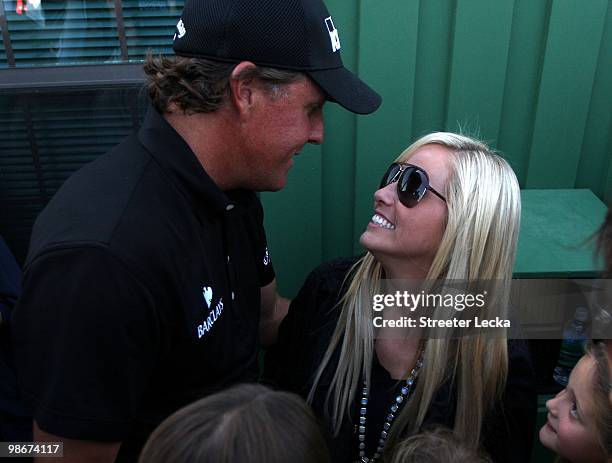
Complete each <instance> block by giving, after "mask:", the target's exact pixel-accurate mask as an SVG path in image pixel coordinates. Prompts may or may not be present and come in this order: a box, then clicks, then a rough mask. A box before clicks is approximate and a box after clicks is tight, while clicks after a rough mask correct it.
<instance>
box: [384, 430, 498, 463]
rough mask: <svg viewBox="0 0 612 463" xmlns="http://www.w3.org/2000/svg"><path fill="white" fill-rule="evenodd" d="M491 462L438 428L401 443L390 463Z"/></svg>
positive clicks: (394, 451)
mask: <svg viewBox="0 0 612 463" xmlns="http://www.w3.org/2000/svg"><path fill="white" fill-rule="evenodd" d="M385 461H387V460H385ZM490 462H491V460H490V459H489V457H487V456H486V455H484V454H481V453H479V452H477V451H476V450H473V449H471V448H469V447H468V446H467V444H466V443H464V442H462V441H461V440H460V439H459V438H457V436H455V434H453V432H452V431H451V430H450V429H446V428H436V429H434V430H430V431H426V432H424V433H421V434H416V435H414V436H411V437H409V438H408V439H405V440H403V441H401V442H399V443H398V444H397V445H396V446H395V448H394V449H393V453H392V455H391V459H390V463H490Z"/></svg>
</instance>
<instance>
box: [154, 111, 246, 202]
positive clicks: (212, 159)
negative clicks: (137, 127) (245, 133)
mask: <svg viewBox="0 0 612 463" xmlns="http://www.w3.org/2000/svg"><path fill="white" fill-rule="evenodd" d="M225 112H226V111H225V110H224V109H223V108H220V109H218V110H217V111H215V112H212V113H194V114H185V113H183V112H182V111H181V110H180V109H177V108H175V109H174V110H173V111H172V112H168V113H165V114H164V115H163V117H164V119H166V121H167V122H168V123H169V124H170V125H171V126H172V128H174V130H176V132H177V133H178V134H179V135H180V136H181V138H182V139H183V140H185V143H187V145H189V148H191V150H192V151H193V153H194V154H195V156H196V158H197V159H198V161H199V162H200V165H201V166H202V167H203V168H204V170H205V171H206V173H207V174H208V176H209V177H210V178H211V179H212V180H213V181H214V182H215V183H216V184H217V186H218V187H219V188H220V189H221V190H223V191H225V190H230V189H233V188H236V186H237V183H238V179H236V178H234V176H233V175H232V173H233V172H236V169H235V168H233V167H232V166H234V167H235V166H236V163H237V162H238V159H237V153H239V150H240V149H241V148H240V140H239V137H237V136H236V128H235V127H233V126H232V123H231V121H232V118H230V117H228V115H227V114H225Z"/></svg>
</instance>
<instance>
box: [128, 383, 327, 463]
mask: <svg viewBox="0 0 612 463" xmlns="http://www.w3.org/2000/svg"><path fill="white" fill-rule="evenodd" d="M138 461H139V462H140V463H158V462H159V463H188V462H193V461H197V462H199V463H209V462H210V463H232V462H242V461H248V462H252V463H264V462H265V463H285V462H291V463H328V462H329V453H328V450H327V445H326V443H325V439H324V438H323V435H322V434H321V431H320V429H319V425H318V422H317V420H316V419H315V417H314V415H313V414H312V411H311V410H310V408H309V407H308V405H307V404H306V402H304V400H302V399H301V398H300V397H299V396H297V395H295V394H291V393H289V392H279V391H273V390H271V389H269V388H267V387H265V386H262V385H259V384H242V385H239V386H235V387H232V388H230V389H227V390H225V391H223V392H219V393H217V394H213V395H211V396H208V397H205V398H204V399H200V400H198V401H197V402H194V403H192V404H191V405H188V406H187V407H185V408H182V409H180V410H179V411H177V412H176V413H174V414H173V415H171V416H170V417H168V418H167V419H166V420H165V421H164V422H162V423H161V424H160V425H159V427H158V428H157V429H156V430H155V431H154V432H153V434H151V436H150V437H149V440H148V441H147V443H146V445H145V447H144V449H143V450H142V453H141V455H140V459H139V460H138Z"/></svg>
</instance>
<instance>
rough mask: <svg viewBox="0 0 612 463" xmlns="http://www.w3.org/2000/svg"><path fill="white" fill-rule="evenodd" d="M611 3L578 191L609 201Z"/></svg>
mask: <svg viewBox="0 0 612 463" xmlns="http://www.w3.org/2000/svg"><path fill="white" fill-rule="evenodd" d="M611 57H612V2H609V3H608V11H607V14H606V20H605V26H604V32H603V35H602V40H601V48H600V51H599V59H598V64H597V71H596V73H595V81H594V84H593V93H592V95H591V101H590V108H589V114H588V117H587V122H586V128H585V131H584V141H583V143H582V150H581V156H580V163H579V165H578V173H577V176H576V187H578V188H591V189H592V190H593V191H594V192H595V193H596V194H597V195H598V196H600V197H601V198H606V199H608V200H609V199H610V188H611V186H612V185H611V184H610V183H608V175H609V162H610V157H611V154H612V138H611V137H610V128H612V59H611ZM597 179H598V180H599V181H597Z"/></svg>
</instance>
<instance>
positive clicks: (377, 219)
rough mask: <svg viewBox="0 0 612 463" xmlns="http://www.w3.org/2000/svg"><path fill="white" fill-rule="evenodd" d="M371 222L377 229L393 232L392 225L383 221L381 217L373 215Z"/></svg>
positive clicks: (393, 226)
mask: <svg viewBox="0 0 612 463" xmlns="http://www.w3.org/2000/svg"><path fill="white" fill-rule="evenodd" d="M372 222H374V223H375V224H376V225H378V226H379V227H382V228H386V229H388V230H395V225H393V224H392V223H391V222H389V221H388V220H387V219H385V218H384V217H381V216H380V215H378V214H374V215H373V216H372Z"/></svg>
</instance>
